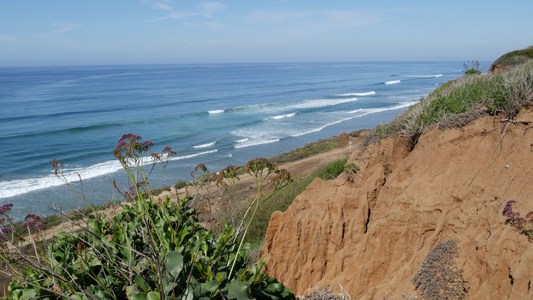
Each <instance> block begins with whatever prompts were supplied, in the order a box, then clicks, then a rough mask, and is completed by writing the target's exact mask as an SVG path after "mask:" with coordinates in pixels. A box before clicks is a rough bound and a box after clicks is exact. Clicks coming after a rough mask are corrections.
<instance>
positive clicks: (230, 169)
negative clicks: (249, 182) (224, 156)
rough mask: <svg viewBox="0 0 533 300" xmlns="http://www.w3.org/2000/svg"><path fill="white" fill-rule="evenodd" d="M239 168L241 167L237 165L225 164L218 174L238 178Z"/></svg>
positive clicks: (223, 176)
mask: <svg viewBox="0 0 533 300" xmlns="http://www.w3.org/2000/svg"><path fill="white" fill-rule="evenodd" d="M240 168H241V167H237V166H227V167H225V168H224V169H222V171H220V176H222V178H235V179H237V180H239V177H238V176H237V171H238V170H239V169H240Z"/></svg>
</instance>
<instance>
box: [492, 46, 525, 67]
mask: <svg viewBox="0 0 533 300" xmlns="http://www.w3.org/2000/svg"><path fill="white" fill-rule="evenodd" d="M530 59H533V46H530V47H528V48H526V49H522V50H515V51H512V52H509V53H506V54H504V55H502V56H500V57H499V58H498V59H497V60H496V61H494V63H493V65H502V66H516V65H520V64H523V63H525V62H526V61H528V60H530Z"/></svg>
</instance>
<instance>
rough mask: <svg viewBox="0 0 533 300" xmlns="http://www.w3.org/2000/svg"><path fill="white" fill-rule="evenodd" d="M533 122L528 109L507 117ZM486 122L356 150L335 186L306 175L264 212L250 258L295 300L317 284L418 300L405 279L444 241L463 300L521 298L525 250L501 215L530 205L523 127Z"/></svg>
mask: <svg viewBox="0 0 533 300" xmlns="http://www.w3.org/2000/svg"><path fill="white" fill-rule="evenodd" d="M514 120H518V121H527V122H533V111H532V110H529V109H528V110H526V109H524V110H522V112H521V113H520V114H519V115H518V116H516V117H515V118H514ZM527 122H516V123H515V122H513V123H510V122H500V121H499V120H498V119H497V118H495V117H491V116H487V117H483V118H480V119H478V120H476V121H475V122H474V123H473V124H470V125H467V126H465V127H464V128H462V129H447V130H441V129H439V128H438V126H433V127H432V128H430V129H428V130H426V131H425V132H424V133H423V134H422V135H421V136H420V137H419V140H418V143H417V145H416V147H414V149H412V151H409V150H410V147H409V145H408V143H406V141H405V140H404V139H403V138H402V137H401V136H400V135H395V136H393V137H389V138H385V139H382V140H381V141H380V142H377V143H374V144H371V145H369V146H367V147H365V148H361V149H358V150H357V151H355V152H353V153H352V154H351V155H350V158H349V160H348V163H351V162H353V163H355V164H356V165H358V166H359V167H360V170H359V171H358V172H357V173H356V174H355V175H354V176H353V181H350V180H347V176H346V174H341V175H340V176H339V177H338V178H337V179H335V180H333V181H323V180H320V179H316V180H315V181H313V183H311V184H310V185H309V186H308V187H307V189H306V190H305V191H304V193H302V194H301V195H300V196H298V197H297V198H296V200H295V201H294V202H293V203H292V205H291V206H290V207H289V208H288V210H287V211H286V212H284V213H281V212H276V213H274V214H273V215H272V217H271V221H270V225H269V228H268V232H267V235H266V238H265V243H264V246H263V248H262V250H261V253H260V257H268V261H267V264H266V270H268V271H269V272H270V275H271V276H274V277H275V278H277V279H278V280H279V281H281V282H283V283H284V284H285V285H287V286H288V287H289V288H291V290H292V291H293V292H294V293H295V294H296V295H303V294H305V293H306V292H309V291H311V290H312V289H314V288H315V287H317V286H322V287H331V288H332V289H333V290H334V291H338V290H339V284H341V285H342V287H343V288H344V289H345V290H346V291H347V292H348V293H349V294H350V295H351V297H352V298H353V299H383V298H384V297H387V299H402V295H405V296H407V297H412V296H420V289H418V290H417V289H415V285H414V284H413V282H412V280H413V277H414V276H415V274H416V273H417V271H418V270H419V268H420V266H421V264H422V262H423V261H424V260H425V259H426V257H428V254H429V253H430V252H431V250H432V249H434V248H435V247H436V246H437V245H438V244H439V243H441V242H444V241H448V240H456V241H457V247H458V250H459V252H458V253H459V254H458V257H457V258H456V259H455V260H454V265H452V266H449V267H450V268H453V269H454V270H459V271H462V278H461V280H462V282H461V283H462V285H463V288H464V292H465V293H466V294H465V295H466V298H467V299H527V298H531V297H532V296H533V291H532V290H531V289H532V286H531V282H532V279H533V245H532V244H531V243H530V242H528V239H527V237H526V236H524V235H521V234H519V232H518V231H517V230H516V229H515V228H514V227H511V226H509V225H506V224H505V220H506V218H505V217H503V216H502V209H503V207H504V205H505V203H506V201H508V200H510V199H514V200H517V203H516V204H515V209H516V210H518V211H522V212H524V214H525V212H528V211H530V210H533V184H532V179H533V128H532V127H533V126H532V125H531V124H533V123H527Z"/></svg>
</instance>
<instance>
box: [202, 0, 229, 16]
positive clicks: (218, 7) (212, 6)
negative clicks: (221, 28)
mask: <svg viewBox="0 0 533 300" xmlns="http://www.w3.org/2000/svg"><path fill="white" fill-rule="evenodd" d="M224 7H225V6H224V4H222V3H220V2H204V3H202V9H203V11H202V13H201V14H202V15H203V16H204V17H206V18H209V19H212V18H214V14H215V13H217V12H220V11H223V10H224Z"/></svg>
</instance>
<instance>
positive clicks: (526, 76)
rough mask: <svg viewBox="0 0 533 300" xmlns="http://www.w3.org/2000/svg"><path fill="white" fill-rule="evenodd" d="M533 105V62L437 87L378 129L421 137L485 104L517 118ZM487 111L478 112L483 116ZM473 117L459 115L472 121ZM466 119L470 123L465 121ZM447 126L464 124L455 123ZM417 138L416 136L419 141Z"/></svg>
mask: <svg viewBox="0 0 533 300" xmlns="http://www.w3.org/2000/svg"><path fill="white" fill-rule="evenodd" d="M532 104H533V61H529V62H527V63H525V64H523V65H520V66H518V67H516V68H514V69H512V70H509V71H506V72H500V73H496V74H486V75H472V76H463V77H460V78H458V79H456V80H454V81H451V82H449V83H447V84H444V85H443V86H442V87H440V88H437V89H436V90H435V91H433V92H432V93H431V94H429V95H428V96H427V97H422V98H421V99H420V101H419V102H418V103H417V104H415V105H413V106H411V107H409V109H407V111H405V112H404V113H402V114H401V115H399V116H397V117H395V118H394V120H393V121H392V122H390V123H388V124H383V125H380V126H379V127H378V128H376V131H375V132H376V134H377V135H378V136H379V137H385V136H389V135H393V134H396V133H402V134H403V135H405V136H407V137H410V138H411V139H412V138H413V137H418V136H420V135H421V134H422V133H423V132H424V130H425V129H426V128H428V127H430V126H432V125H434V124H437V123H439V122H441V121H443V120H445V119H447V118H450V117H453V116H457V115H460V114H464V113H466V112H468V111H470V110H473V109H480V107H481V106H485V107H486V108H487V110H488V112H489V113H490V114H492V115H502V116H503V117H504V118H507V119H511V120H512V119H513V118H514V117H515V116H516V114H517V113H518V111H519V110H520V109H521V108H522V107H529V106H531V105H532ZM482 115H484V114H474V115H473V116H478V117H479V116H482ZM472 119H473V118H471V116H470V117H468V118H455V120H456V121H457V122H459V123H462V124H468V123H469V122H471V121H472ZM465 120H466V121H467V122H465ZM451 123H454V122H453V120H450V121H449V122H448V125H447V126H446V127H460V126H463V125H461V124H451ZM416 141H417V139H416V138H415V139H413V142H414V143H416Z"/></svg>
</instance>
